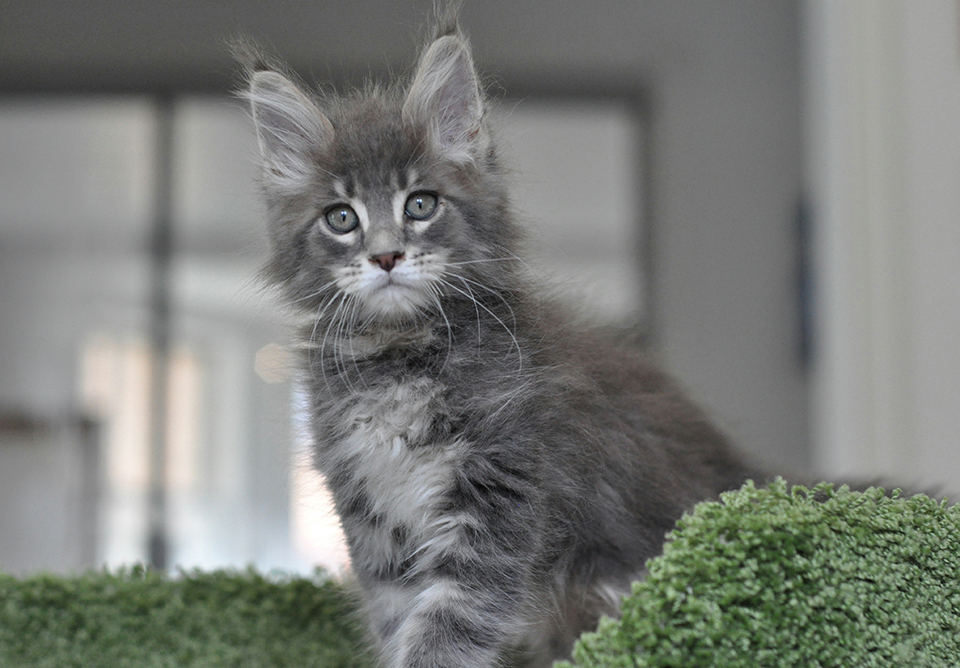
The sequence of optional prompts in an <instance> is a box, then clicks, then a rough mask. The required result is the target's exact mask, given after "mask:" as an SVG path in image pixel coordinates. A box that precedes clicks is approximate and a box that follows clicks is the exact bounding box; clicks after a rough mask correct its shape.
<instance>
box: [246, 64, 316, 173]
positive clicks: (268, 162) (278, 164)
mask: <svg viewBox="0 0 960 668" xmlns="http://www.w3.org/2000/svg"><path fill="white" fill-rule="evenodd" d="M243 97H245V98H246V99H247V100H248V101H249V102H250V108H251V111H252V113H253V121H254V125H255V126H256V130H257V142H258V144H259V146H260V157H261V160H262V161H263V168H264V174H265V176H266V177H267V178H268V179H270V180H271V181H272V182H273V183H274V184H275V185H277V186H287V187H296V186H297V185H298V184H301V183H302V182H303V180H304V179H305V178H306V177H307V176H309V175H310V173H311V172H312V167H311V160H312V157H313V156H314V155H315V154H316V152H317V151H318V150H319V149H321V148H322V147H323V146H324V145H325V144H326V143H328V142H329V141H330V140H331V138H332V137H333V126H332V125H331V123H330V121H329V120H328V119H327V117H326V116H324V114H323V112H321V111H320V109H318V108H317V106H316V104H314V103H313V101H312V100H311V99H310V98H309V97H308V96H307V95H306V94H304V93H303V91H301V90H300V88H299V87H298V86H297V85H296V84H294V83H293V82H292V81H290V79H288V78H287V77H286V76H284V75H283V74H280V73H279V72H277V71H276V70H273V69H261V70H253V71H252V72H251V74H250V87H249V90H248V91H247V92H246V93H244V94H243Z"/></svg>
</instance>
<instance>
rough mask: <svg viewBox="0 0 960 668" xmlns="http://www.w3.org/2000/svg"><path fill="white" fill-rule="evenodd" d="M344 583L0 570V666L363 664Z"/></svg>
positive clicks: (339, 667) (324, 667) (300, 667)
mask: <svg viewBox="0 0 960 668" xmlns="http://www.w3.org/2000/svg"><path fill="white" fill-rule="evenodd" d="M363 645H364V643H363V640H362V633H361V630H360V626H359V624H358V623H357V616H356V612H355V609H354V607H353V606H352V605H351V603H350V597H349V596H348V595H347V593H346V591H345V589H344V587H343V585H341V584H339V583H337V582H336V581H334V580H330V579H327V578H324V577H323V576H322V575H321V574H319V573H318V574H317V576H316V577H314V578H295V577H286V578H281V579H268V578H265V577H263V576H261V575H258V574H256V573H254V572H253V571H249V572H245V573H236V572H223V571H220V572H213V573H199V572H193V573H182V574H180V576H178V577H173V578H166V577H161V576H160V575H157V574H156V573H152V572H149V571H146V570H144V569H142V568H135V569H132V570H129V571H125V572H121V573H119V574H109V573H89V574H86V575H82V576H78V577H74V578H64V577H57V576H52V575H40V576H35V577H30V578H27V579H22V580H20V579H16V578H13V577H11V576H0V666H2V667H3V668H74V667H76V668H99V667H103V668H147V667H149V668H200V667H201V666H202V667H203V668H226V667H231V668H281V667H285V666H291V667H293V666H296V667H297V668H306V667H314V668H367V667H368V666H369V665H371V663H372V662H371V661H369V657H368V656H366V655H365V654H364V652H363V650H361V649H360V647H362V646H363Z"/></svg>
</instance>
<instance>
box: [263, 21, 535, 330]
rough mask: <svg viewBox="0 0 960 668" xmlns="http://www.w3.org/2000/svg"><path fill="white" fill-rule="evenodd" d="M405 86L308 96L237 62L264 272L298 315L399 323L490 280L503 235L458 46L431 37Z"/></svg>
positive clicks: (481, 118) (498, 191)
mask: <svg viewBox="0 0 960 668" xmlns="http://www.w3.org/2000/svg"><path fill="white" fill-rule="evenodd" d="M439 33H440V34H438V36H437V38H436V39H434V41H433V42H432V43H431V44H429V45H428V47H427V48H426V49H425V50H424V52H423V54H422V55H421V57H420V61H419V64H418V66H417V69H416V73H415V75H414V76H413V78H412V80H411V82H410V83H409V85H407V86H390V87H376V86H370V87H368V88H367V89H366V90H364V91H358V92H355V93H352V94H349V95H346V96H330V97H327V98H326V99H323V98H318V97H314V96H312V95H310V94H308V93H306V92H304V90H303V89H302V88H301V87H299V86H298V85H297V84H296V83H294V81H293V80H291V78H290V77H288V76H287V75H285V74H284V73H283V72H282V71H281V70H280V69H279V68H273V67H269V66H260V67H254V68H251V71H250V75H249V90H248V92H247V93H246V97H247V99H248V100H249V101H250V103H251V106H252V111H253V118H254V122H255V125H256V131H257V138H258V142H259V147H260V154H261V160H262V165H263V188H264V193H265V196H266V200H267V205H268V212H269V216H270V222H269V225H270V238H271V241H272V248H273V258H272V260H271V263H270V266H269V274H270V276H271V278H272V280H274V281H275V282H277V283H279V284H280V285H282V286H283V287H284V288H285V289H286V292H287V296H288V298H289V299H290V300H291V301H293V302H294V303H298V304H299V305H301V306H303V307H305V308H308V309H314V308H318V309H319V308H320V307H322V306H324V305H325V304H331V303H333V302H334V300H336V299H339V300H340V301H341V303H342V306H341V307H338V308H343V309H352V311H354V312H356V313H357V314H358V315H360V316H363V317H365V318H374V319H384V320H391V319H393V320H396V319H406V318H409V317H410V316H416V315H418V314H421V313H427V312H431V311H432V310H434V307H435V306H436V307H437V308H439V309H440V310H441V311H442V306H441V303H440V302H441V300H443V299H449V298H455V297H456V296H458V295H462V294H463V293H465V292H469V291H470V289H471V288H470V281H484V282H485V284H486V283H489V282H491V281H495V276H496V272H498V271H499V272H502V271H503V269H502V268H499V269H494V268H493V267H490V266H485V265H490V264H496V262H497V261H498V260H503V258H504V257H505V256H509V251H508V250H507V249H509V248H511V247H512V246H513V244H514V238H515V236H516V231H515V230H514V229H512V227H511V225H510V223H509V219H508V216H507V215H506V206H507V204H506V197H505V195H504V192H503V188H502V183H501V181H502V176H501V174H500V170H499V169H498V167H497V165H496V160H495V157H494V152H493V148H492V142H491V139H490V132H489V129H488V126H487V122H486V118H485V116H486V102H485V99H484V96H483V93H482V90H481V87H480V85H479V83H478V78H477V74H476V72H475V69H474V65H473V59H472V56H471V52H470V48H469V44H468V43H467V41H466V39H465V38H464V37H463V36H462V35H461V34H460V32H459V30H458V29H457V28H456V26H455V25H450V26H448V27H447V28H446V29H443V30H441V31H439Z"/></svg>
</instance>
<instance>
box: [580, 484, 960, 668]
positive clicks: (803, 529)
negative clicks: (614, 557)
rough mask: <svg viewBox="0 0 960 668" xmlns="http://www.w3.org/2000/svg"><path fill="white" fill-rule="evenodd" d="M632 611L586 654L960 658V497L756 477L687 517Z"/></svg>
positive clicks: (675, 658)
mask: <svg viewBox="0 0 960 668" xmlns="http://www.w3.org/2000/svg"><path fill="white" fill-rule="evenodd" d="M622 613H623V616H622V619H620V620H618V621H614V620H611V619H605V620H604V621H602V622H601V624H600V628H599V629H598V632H597V633H593V634H584V636H583V637H582V638H581V640H580V642H579V643H578V645H577V647H576V649H575V651H574V662H575V664H576V666H578V667H579V668H653V667H663V666H683V667H685V668H691V667H697V666H715V667H722V668H735V667H740V666H743V667H747V666H750V667H755V666H784V667H786V666H790V667H795V666H804V667H808V666H837V667H841V666H842V667H844V668H847V667H850V666H857V667H858V668H859V667H863V668H868V667H870V666H884V667H887V666H910V667H911V668H920V667H923V666H960V506H952V507H950V506H947V505H946V504H945V503H939V502H936V501H934V500H932V499H930V498H929V497H926V496H923V495H918V496H914V497H912V498H909V499H905V498H899V497H898V496H897V495H896V494H894V495H892V496H890V497H888V496H884V494H883V491H882V490H879V489H869V490H867V491H865V492H862V493H860V492H852V491H849V490H847V489H846V488H841V489H840V490H838V491H835V490H834V489H833V488H832V487H830V486H827V485H821V486H818V487H816V488H814V490H813V491H810V490H807V489H804V488H802V487H796V488H793V489H788V487H787V485H786V484H785V483H784V482H783V481H777V482H776V483H774V484H773V485H771V486H770V487H769V488H766V489H755V488H754V486H753V485H752V484H748V485H747V486H745V487H744V488H742V489H741V490H739V491H737V492H731V493H728V494H724V495H723V496H722V498H721V501H719V502H710V503H702V504H700V505H699V506H697V508H696V509H695V511H694V512H693V513H692V514H691V515H688V516H685V517H684V518H683V519H682V520H680V522H678V524H677V527H676V529H675V530H674V531H673V533H672V536H671V538H670V540H669V541H668V543H667V545H666V546H665V549H664V553H663V555H661V556H660V557H658V558H656V559H653V560H651V561H650V562H649V574H648V576H647V578H646V579H645V580H644V581H643V582H640V583H636V584H634V586H633V593H632V594H631V596H628V597H627V598H626V599H625V600H624V604H623V608H622ZM568 666H569V664H568Z"/></svg>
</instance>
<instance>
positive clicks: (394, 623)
mask: <svg viewBox="0 0 960 668" xmlns="http://www.w3.org/2000/svg"><path fill="white" fill-rule="evenodd" d="M440 23H441V25H440V27H439V29H438V30H437V33H436V38H435V39H434V41H433V42H432V43H431V44H429V46H428V47H427V48H426V50H425V51H424V53H423V54H422V56H421V58H420V61H419V64H418V66H417V69H416V73H415V75H414V77H413V79H412V82H411V83H410V84H409V86H407V87H402V86H400V85H395V86H392V87H385V88H384V87H377V86H370V87H368V88H367V89H366V90H363V91H359V92H355V93H351V94H349V95H346V96H339V97H338V96H328V97H325V98H321V97H314V96H312V95H310V94H308V93H306V92H304V91H303V90H302V89H301V88H300V87H298V86H297V85H296V84H295V83H294V82H293V81H291V79H290V78H288V77H287V76H286V75H285V74H284V73H283V72H282V70H281V69H280V68H278V67H275V66H272V65H269V64H264V62H263V60H262V59H261V60H259V61H257V62H258V64H255V65H252V66H251V67H250V68H249V72H248V75H249V90H248V91H247V92H246V93H245V96H246V97H247V98H248V100H249V101H250V103H251V105H252V111H253V118H254V120H255V125H256V130H257V136H258V139H259V146H260V150H261V154H262V162H263V192H264V195H265V199H266V203H267V205H268V212H269V217H270V223H269V236H270V240H271V245H272V259H271V260H270V262H269V265H268V269H267V273H268V275H269V277H270V279H271V280H272V282H273V283H274V284H275V285H276V286H278V287H279V288H280V290H281V292H282V294H283V296H284V298H285V299H286V301H287V302H289V304H290V305H292V306H293V307H295V308H296V309H297V310H298V311H299V312H300V313H301V314H302V315H304V316H305V317H306V319H307V320H308V322H309V324H308V325H307V326H306V327H304V329H303V331H302V341H303V344H304V345H303V346H302V347H303V357H302V363H303V370H304V374H303V383H304V385H305V388H306V389H307V391H308V394H309V400H310V410H311V413H310V428H311V430H312V436H313V440H314V443H315V446H314V447H315V462H316V466H317V467H318V468H319V469H320V471H322V473H323V474H324V475H325V477H326V479H327V482H328V484H329V486H330V488H331V491H332V493H333V496H334V499H335V504H336V509H337V512H338V514H339V516H340V520H341V523H342V525H343V529H344V532H345V534H346V537H347V541H348V543H349V548H350V555H351V563H352V568H353V571H354V573H355V574H356V578H357V579H358V581H359V583H360V585H361V587H362V590H363V595H364V598H365V604H366V609H367V611H368V615H369V620H370V625H371V628H372V630H373V632H374V634H375V636H376V637H377V638H378V640H379V646H380V650H381V656H382V664H383V665H384V666H385V667H386V668H414V667H416V668H428V667H429V668H453V667H456V666H463V667H470V668H481V667H487V666H493V665H495V664H497V663H498V662H499V661H501V660H503V659H504V657H508V656H509V657H512V658H514V659H517V658H519V659H523V660H525V661H526V662H528V663H531V664H534V665H545V664H546V663H548V662H549V661H552V660H554V659H557V658H562V657H565V656H567V655H568V654H569V651H570V649H571V647H572V644H573V641H574V640H575V639H576V637H577V636H578V635H579V633H580V632H581V631H583V630H585V629H590V628H593V627H594V626H595V625H596V623H597V621H598V619H599V617H600V615H602V614H606V615H616V614H617V608H618V604H619V599H620V597H621V596H622V595H623V594H625V593H627V592H628V591H629V585H630V582H631V581H632V580H635V579H637V578H640V577H642V576H643V573H644V563H645V561H646V560H647V559H649V558H651V557H653V556H655V555H656V554H657V553H658V552H659V551H660V549H661V545H662V542H663V540H664V534H665V533H666V532H667V531H668V530H669V529H670V528H671V527H672V526H673V524H674V522H675V521H676V520H677V519H678V518H679V517H680V515H681V514H682V513H683V512H684V510H686V509H688V508H690V507H691V506H692V505H693V504H694V503H695V502H697V501H699V500H702V499H706V498H710V497H715V496H716V495H717V494H718V493H719V492H721V491H723V490H728V489H732V488H736V487H739V486H740V485H741V484H742V483H743V482H744V481H745V480H746V479H747V478H749V477H754V476H755V473H754V471H752V470H751V469H749V468H748V467H747V466H745V465H744V464H743V463H742V462H741V461H740V460H739V459H738V457H737V455H736V454H735V453H734V452H733V451H732V449H731V447H730V446H729V445H728V443H727V441H726V440H725V439H724V437H723V436H722V435H721V434H720V433H718V432H717V431H716V430H715V429H714V428H713V427H712V426H711V425H710V424H709V423H708V422H707V420H706V419H705V418H704V416H703V415H702V414H701V412H700V411H699V410H698V409H697V408H695V407H694V406H693V405H691V404H690V403H689V402H688V401H687V400H686V399H685V398H684V397H683V396H682V395H681V394H680V393H678V391H677V390H676V389H675V388H674V386H673V385H672V384H671V381H670V380H668V379H667V378H666V377H665V376H664V375H663V374H662V373H660V372H659V371H657V370H656V369H655V368H653V367H652V366H650V365H649V364H648V363H647V362H646V361H644V359H642V358H641V357H640V356H639V355H638V354H637V352H636V351H634V350H633V349H631V348H629V347H628V346H626V345H622V344H620V343H618V342H617V341H616V340H615V339H614V338H613V337H611V336H608V335H605V334H604V333H603V332H601V331H600V330H595V331H591V330H590V329H589V328H585V327H581V326H578V325H575V324H573V323H574V322H575V320H574V319H572V318H570V317H569V316H568V315H567V314H565V313H564V311H563V310H562V309H561V308H560V307H558V306H557V305H556V304H553V303H551V302H550V301H549V300H547V299H545V298H544V297H542V296H541V295H540V294H539V292H538V290H537V289H536V288H535V287H534V286H533V284H532V283H531V281H530V279H529V278H528V277H527V276H526V272H525V271H524V265H523V262H522V260H521V259H520V258H519V257H518V256H517V255H516V252H515V249H517V248H518V244H519V243H520V241H521V238H522V235H521V231H520V230H519V229H518V227H517V225H516V222H515V220H514V218H513V215H512V213H511V210H510V203H509V197H508V192H507V185H508V183H507V181H508V178H507V177H506V176H505V174H504V170H503V168H502V167H501V164H500V162H499V159H498V156H497V151H496V145H495V143H494V141H493V137H492V135H491V130H490V128H489V123H488V120H487V118H486V112H487V108H488V103H487V101H486V100H485V98H484V96H483V93H482V91H481V88H480V86H479V84H478V79H477V75H476V73H475V70H474V65H473V61H472V57H471V53H470V47H469V45H468V43H467V41H466V39H465V38H464V37H463V35H462V34H461V33H460V31H459V29H458V28H457V26H456V21H455V19H447V20H441V22H440Z"/></svg>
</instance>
